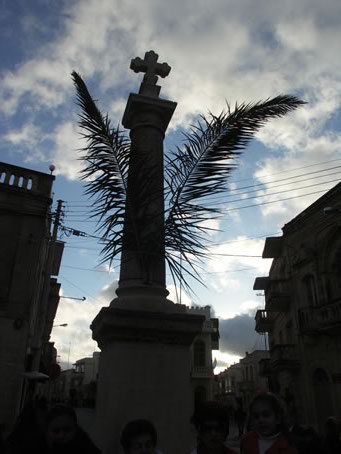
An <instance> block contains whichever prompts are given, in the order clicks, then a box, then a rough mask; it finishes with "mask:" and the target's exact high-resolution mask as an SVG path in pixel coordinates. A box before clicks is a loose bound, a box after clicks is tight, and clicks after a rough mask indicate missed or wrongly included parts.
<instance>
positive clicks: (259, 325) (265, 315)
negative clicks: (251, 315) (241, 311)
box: [255, 309, 274, 334]
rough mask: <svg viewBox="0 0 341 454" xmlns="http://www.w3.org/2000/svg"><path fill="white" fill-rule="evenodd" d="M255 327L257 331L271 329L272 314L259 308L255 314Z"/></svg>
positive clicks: (262, 331)
mask: <svg viewBox="0 0 341 454" xmlns="http://www.w3.org/2000/svg"><path fill="white" fill-rule="evenodd" d="M255 321H256V327H255V330H256V331H257V333H260V334H261V333H268V332H270V331H272V328H273V323H274V320H273V316H272V314H271V313H269V312H268V311H266V310H264V309H260V310H258V311H257V312H256V316H255Z"/></svg>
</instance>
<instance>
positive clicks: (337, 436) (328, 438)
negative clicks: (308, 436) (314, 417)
mask: <svg viewBox="0 0 341 454" xmlns="http://www.w3.org/2000/svg"><path fill="white" fill-rule="evenodd" d="M323 453H326V454H336V453H337V454H340V453H341V421H340V420H337V419H336V418H334V417H333V416H330V417H329V418H328V419H327V421H326V424H325V436H324V439H323Z"/></svg>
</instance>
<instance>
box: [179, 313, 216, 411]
mask: <svg viewBox="0 0 341 454" xmlns="http://www.w3.org/2000/svg"><path fill="white" fill-rule="evenodd" d="M187 313H188V314H198V315H204V316H205V320H204V323H203V327H202V330H201V332H200V333H199V334H198V335H197V336H196V337H195V338H194V341H193V343H192V345H191V348H190V354H191V355H190V358H191V359H190V361H191V364H190V371H191V385H192V389H193V397H194V403H198V402H200V401H203V400H212V399H213V396H214V365H213V362H212V350H219V321H218V319H217V318H211V308H210V306H205V307H196V306H194V307H188V308H187Z"/></svg>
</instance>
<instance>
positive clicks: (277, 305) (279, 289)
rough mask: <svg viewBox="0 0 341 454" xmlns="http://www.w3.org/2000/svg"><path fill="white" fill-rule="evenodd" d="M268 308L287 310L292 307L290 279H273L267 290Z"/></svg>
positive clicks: (278, 310) (280, 310)
mask: <svg viewBox="0 0 341 454" xmlns="http://www.w3.org/2000/svg"><path fill="white" fill-rule="evenodd" d="M265 299H266V308H267V309H268V310H270V311H275V312H287V311H288V310H289V307H290V280H288V279H273V280H270V281H269V285H268V288H267V289H266V290H265Z"/></svg>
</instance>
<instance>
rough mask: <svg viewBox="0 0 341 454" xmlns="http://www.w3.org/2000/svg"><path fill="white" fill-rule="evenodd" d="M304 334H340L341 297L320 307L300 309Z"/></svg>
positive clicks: (300, 324)
mask: <svg viewBox="0 0 341 454" xmlns="http://www.w3.org/2000/svg"><path fill="white" fill-rule="evenodd" d="M298 314H299V326H300V331H301V333H302V334H324V333H326V334H329V335H333V334H338V333H340V330H341V299H338V300H335V301H333V302H330V303H328V304H325V305H323V306H319V307H312V306H310V307H305V308H302V309H299V312H298Z"/></svg>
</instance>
